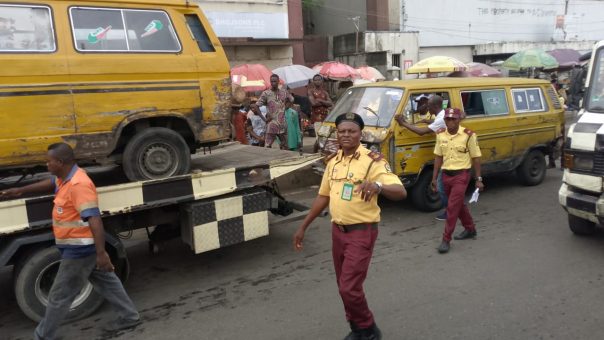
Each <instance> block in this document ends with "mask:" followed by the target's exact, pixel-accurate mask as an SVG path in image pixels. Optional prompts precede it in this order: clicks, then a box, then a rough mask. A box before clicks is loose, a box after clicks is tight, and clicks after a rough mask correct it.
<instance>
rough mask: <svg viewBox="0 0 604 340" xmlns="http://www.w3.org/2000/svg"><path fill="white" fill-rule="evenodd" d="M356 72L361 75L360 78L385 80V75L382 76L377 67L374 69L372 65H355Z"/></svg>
mask: <svg viewBox="0 0 604 340" xmlns="http://www.w3.org/2000/svg"><path fill="white" fill-rule="evenodd" d="M356 70H357V72H359V75H360V76H361V79H365V80H369V81H373V82H375V81H377V80H385V79H386V77H384V75H383V74H382V73H381V72H380V71H378V70H377V69H375V68H374V67H371V66H361V67H357V68H356Z"/></svg>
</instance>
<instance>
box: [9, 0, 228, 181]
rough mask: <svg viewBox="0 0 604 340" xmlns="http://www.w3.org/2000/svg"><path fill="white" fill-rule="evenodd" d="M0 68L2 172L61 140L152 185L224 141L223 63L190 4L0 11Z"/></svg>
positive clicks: (99, 0)
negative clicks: (197, 152)
mask: <svg viewBox="0 0 604 340" xmlns="http://www.w3.org/2000/svg"><path fill="white" fill-rule="evenodd" d="M0 65H1V66H0V120H1V121H2V124H1V125H0V171H7V170H11V169H13V170H14V169H23V168H27V167H34V166H37V165H44V163H45V155H46V147H47V146H48V145H49V144H50V143H55V142H62V141H64V142H67V143H69V144H71V145H72V146H73V147H74V149H75V151H76V157H77V159H78V161H79V162H80V163H81V164H82V163H91V164H95V163H96V164H107V163H118V164H122V165H123V168H124V172H125V173H126V175H127V177H128V178H129V179H130V180H141V179H153V178H162V177H167V176H171V175H178V174H184V173H187V172H188V171H189V167H190V155H191V153H194V152H195V150H196V148H198V147H200V146H209V145H213V144H217V143H218V142H219V141H222V140H225V139H228V138H229V135H230V125H229V119H230V106H229V104H230V96H231V94H230V90H231V88H230V79H229V64H228V61H227V58H226V55H225V53H224V50H223V48H222V46H221V45H220V42H219V40H218V38H217V37H216V36H215V34H214V32H213V31H212V29H211V27H210V25H209V23H208V21H207V19H206V18H205V17H204V15H203V14H202V12H201V10H200V9H199V7H198V6H197V5H195V3H194V2H192V1H186V0H173V1H160V0H122V1H111V0H91V1H64V0H45V1H40V0H28V1H13V0H0Z"/></svg>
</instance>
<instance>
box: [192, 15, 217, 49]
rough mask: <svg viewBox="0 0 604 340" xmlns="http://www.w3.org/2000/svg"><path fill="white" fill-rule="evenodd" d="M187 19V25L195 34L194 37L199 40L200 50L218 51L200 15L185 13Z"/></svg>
mask: <svg viewBox="0 0 604 340" xmlns="http://www.w3.org/2000/svg"><path fill="white" fill-rule="evenodd" d="M185 19H186V20H187V26H189V30H191V34H193V38H194V39H195V41H197V46H199V50H200V51H201V52H216V49H215V48H214V45H212V42H211V41H210V37H209V36H208V33H207V32H206V29H205V28H204V27H203V24H202V23H201V20H199V17H197V15H196V14H185Z"/></svg>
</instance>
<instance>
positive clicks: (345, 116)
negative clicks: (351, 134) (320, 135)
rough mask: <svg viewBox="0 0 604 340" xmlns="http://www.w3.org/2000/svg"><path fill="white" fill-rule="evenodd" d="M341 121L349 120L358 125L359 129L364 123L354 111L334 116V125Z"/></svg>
mask: <svg viewBox="0 0 604 340" xmlns="http://www.w3.org/2000/svg"><path fill="white" fill-rule="evenodd" d="M343 122H351V123H355V124H356V125H358V126H359V127H360V128H361V130H363V128H364V127H365V123H364V122H363V118H361V116H359V115H358V114H356V113H354V112H348V113H342V114H341V115H339V116H338V117H337V118H336V127H337V126H338V125H340V123H343Z"/></svg>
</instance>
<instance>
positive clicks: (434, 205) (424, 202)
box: [411, 171, 442, 211]
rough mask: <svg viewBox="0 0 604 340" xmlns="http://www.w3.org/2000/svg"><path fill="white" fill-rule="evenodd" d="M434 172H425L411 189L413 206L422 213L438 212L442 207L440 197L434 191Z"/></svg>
mask: <svg viewBox="0 0 604 340" xmlns="http://www.w3.org/2000/svg"><path fill="white" fill-rule="evenodd" d="M431 183H432V172H431V171H424V172H422V174H421V175H420V176H419V179H418V180H417V182H415V184H414V185H413V187H412V188H411V200H412V201H413V205H415V207H416V208H417V209H419V210H422V211H436V210H438V209H440V208H441V207H442V202H441V201H440V195H439V194H438V192H434V191H432V188H431V187H430V184H431Z"/></svg>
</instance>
